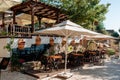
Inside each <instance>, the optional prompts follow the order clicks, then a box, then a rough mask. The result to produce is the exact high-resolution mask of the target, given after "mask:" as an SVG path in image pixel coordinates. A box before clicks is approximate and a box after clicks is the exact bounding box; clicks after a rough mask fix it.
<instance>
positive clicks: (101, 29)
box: [96, 22, 108, 34]
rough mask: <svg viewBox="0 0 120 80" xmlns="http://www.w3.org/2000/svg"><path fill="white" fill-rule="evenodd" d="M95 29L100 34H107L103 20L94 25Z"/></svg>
mask: <svg viewBox="0 0 120 80" xmlns="http://www.w3.org/2000/svg"><path fill="white" fill-rule="evenodd" d="M96 31H97V32H99V33H102V34H108V33H107V31H106V30H105V27H104V24H103V22H98V24H97V25H96Z"/></svg>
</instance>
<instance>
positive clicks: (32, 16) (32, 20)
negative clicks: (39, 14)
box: [31, 8, 34, 33]
mask: <svg viewBox="0 0 120 80" xmlns="http://www.w3.org/2000/svg"><path fill="white" fill-rule="evenodd" d="M33 32H34V8H31V33H33Z"/></svg>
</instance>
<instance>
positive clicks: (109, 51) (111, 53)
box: [107, 48, 115, 55]
mask: <svg viewBox="0 0 120 80" xmlns="http://www.w3.org/2000/svg"><path fill="white" fill-rule="evenodd" d="M107 53H108V55H114V54H115V50H114V49H112V48H108V49H107Z"/></svg>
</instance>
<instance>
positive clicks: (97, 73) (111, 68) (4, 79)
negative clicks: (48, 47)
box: [0, 59, 120, 80]
mask: <svg viewBox="0 0 120 80" xmlns="http://www.w3.org/2000/svg"><path fill="white" fill-rule="evenodd" d="M71 73H73V74H74V75H73V76H72V77H71V78H69V79H63V78H62V79H61V78H58V77H53V78H51V77H49V78H44V79H39V80H120V60H117V59H112V60H109V61H106V62H105V65H104V66H93V65H85V66H84V67H83V68H80V69H77V68H76V69H74V70H71ZM0 80H37V79H36V78H33V77H31V76H28V75H25V74H22V73H19V72H7V71H2V74H1V78H0Z"/></svg>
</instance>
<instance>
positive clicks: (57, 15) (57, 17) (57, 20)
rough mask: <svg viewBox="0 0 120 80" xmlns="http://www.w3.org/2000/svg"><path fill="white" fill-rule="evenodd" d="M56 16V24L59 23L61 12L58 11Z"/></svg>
mask: <svg viewBox="0 0 120 80" xmlns="http://www.w3.org/2000/svg"><path fill="white" fill-rule="evenodd" d="M56 16H57V19H56V20H57V21H56V23H59V11H57V13H56Z"/></svg>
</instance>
